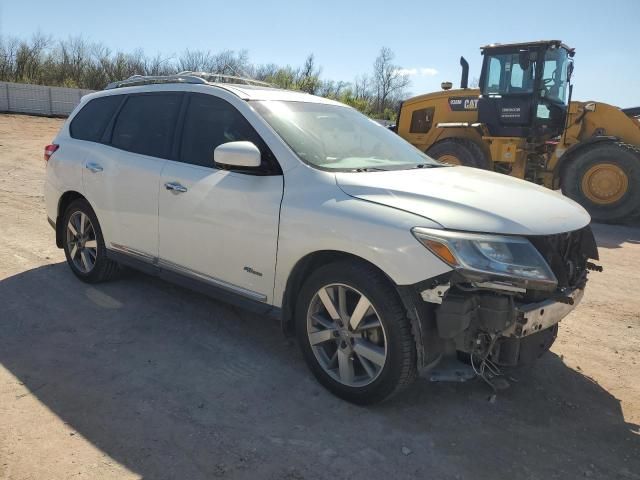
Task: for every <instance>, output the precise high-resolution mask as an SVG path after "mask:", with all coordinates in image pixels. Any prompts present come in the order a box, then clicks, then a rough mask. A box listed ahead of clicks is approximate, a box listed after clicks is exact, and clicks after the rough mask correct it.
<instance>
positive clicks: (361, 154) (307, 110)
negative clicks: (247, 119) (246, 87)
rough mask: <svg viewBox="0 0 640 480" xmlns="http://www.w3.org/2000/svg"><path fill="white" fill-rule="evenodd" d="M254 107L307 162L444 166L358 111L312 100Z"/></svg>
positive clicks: (348, 167) (363, 167)
mask: <svg viewBox="0 0 640 480" xmlns="http://www.w3.org/2000/svg"><path fill="white" fill-rule="evenodd" d="M251 104H252V106H253V107H254V108H255V109H256V110H257V111H258V113H259V114H260V115H262V117H263V118H264V119H265V120H266V121H267V123H269V125H271V127H273V129H274V130H275V131H276V132H277V133H278V135H280V137H281V138H282V139H283V140H284V141H285V143H287V145H289V147H291V149H292V150H293V151H294V152H295V153H296V154H297V155H298V157H300V159H301V160H302V161H304V162H305V163H308V164H310V165H312V166H315V167H318V168H321V169H325V170H340V171H367V170H403V169H409V168H422V167H431V166H441V165H440V164H439V163H437V162H436V161H435V160H433V159H431V158H430V157H428V156H427V155H425V154H424V153H422V152H421V151H420V150H418V149H417V148H415V147H414V146H412V145H411V144H409V143H407V142H406V141H404V140H403V139H402V138H401V137H400V136H398V135H396V134H395V133H393V132H391V131H390V130H388V129H386V128H385V127H383V126H382V125H380V124H379V123H377V122H375V121H373V120H371V119H369V118H368V117H365V116H364V115H362V114H361V113H359V112H357V111H356V110H354V109H352V108H349V107H343V106H339V105H327V104H321V103H307V102H284V101H260V102H251Z"/></svg>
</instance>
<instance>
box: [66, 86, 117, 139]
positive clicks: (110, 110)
mask: <svg viewBox="0 0 640 480" xmlns="http://www.w3.org/2000/svg"><path fill="white" fill-rule="evenodd" d="M120 102H122V95H109V96H106V97H99V98H94V99H93V100H89V102H88V103H87V104H86V105H85V106H84V107H82V110H80V111H79V112H78V114H77V115H76V116H75V117H73V120H72V121H71V125H69V132H70V133H71V137H72V138H77V139H78V140H87V141H89V142H99V141H100V139H101V138H102V133H103V132H104V129H105V128H106V127H107V124H108V123H109V121H110V120H111V117H113V114H114V113H115V112H116V110H117V108H118V106H119V105H120Z"/></svg>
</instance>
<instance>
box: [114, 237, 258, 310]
mask: <svg viewBox="0 0 640 480" xmlns="http://www.w3.org/2000/svg"><path fill="white" fill-rule="evenodd" d="M111 248H112V249H113V250H115V251H116V252H120V253H123V254H125V255H129V256H131V257H134V258H137V259H138V260H142V261H143V262H146V263H149V264H151V265H154V266H156V267H158V268H164V269H166V270H171V271H172V272H175V273H179V274H181V275H184V276H187V277H190V278H193V279H195V280H200V281H201V282H205V283H208V284H209V285H213V286H214V287H218V288H221V289H223V290H226V291H228V292H231V293H235V294H237V295H241V296H243V297H246V298H250V299H251V300H256V301H258V302H266V301H267V296H266V295H263V294H262V293H258V292H254V291H253V290H248V289H246V288H243V287H239V286H237V285H234V284H232V283H229V282H225V281H224V280H220V279H218V278H214V277H211V276H209V275H206V274H204V273H201V272H198V271H196V270H191V269H190V268H187V267H183V266H182V265H178V264H176V263H173V262H170V261H168V260H163V259H161V258H158V257H156V256H154V255H151V254H149V253H146V252H142V251H140V250H136V249H134V248H130V247H126V246H124V245H120V244H118V243H113V242H112V243H111Z"/></svg>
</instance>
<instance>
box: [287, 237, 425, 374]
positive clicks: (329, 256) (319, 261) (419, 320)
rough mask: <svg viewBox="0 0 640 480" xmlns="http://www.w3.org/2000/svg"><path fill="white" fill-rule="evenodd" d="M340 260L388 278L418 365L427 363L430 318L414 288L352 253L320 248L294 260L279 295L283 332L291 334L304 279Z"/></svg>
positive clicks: (293, 329) (293, 331)
mask: <svg viewBox="0 0 640 480" xmlns="http://www.w3.org/2000/svg"><path fill="white" fill-rule="evenodd" d="M344 260H351V261H354V262H358V263H361V264H364V265H367V266H369V267H371V268H373V269H375V270H376V271H378V272H380V273H381V274H382V275H383V276H384V277H385V278H386V279H387V280H388V282H389V284H390V285H391V286H393V289H394V291H395V294H396V295H397V296H398V298H399V299H400V301H401V303H402V305H403V306H404V308H405V311H406V314H407V316H408V318H409V320H410V322H411V331H412V334H413V340H414V344H415V348H416V353H417V364H418V367H421V366H424V365H425V364H426V363H427V359H426V355H425V332H427V331H430V330H431V328H430V326H429V325H428V324H425V323H426V322H428V321H429V320H430V318H429V317H427V316H426V315H424V312H423V309H422V308H420V305H419V304H418V299H417V295H416V294H415V289H414V288H413V287H412V286H399V285H397V284H396V283H395V282H394V281H393V279H392V278H391V277H389V275H387V274H386V273H385V272H384V271H383V270H382V269H381V268H380V267H379V266H377V265H375V264H374V263H372V262H370V261H368V260H366V259H364V258H362V257H360V256H358V255H355V254H353V253H348V252H344V251H338V250H320V251H316V252H312V253H309V254H307V255H305V256H304V257H302V258H301V259H300V260H298V262H297V263H296V264H295V265H294V267H293V269H292V270H291V273H290V275H289V277H288V279H287V283H286V287H285V291H284V294H283V298H282V309H281V316H280V321H281V326H282V330H283V332H284V333H285V335H287V336H291V335H294V334H295V327H294V325H295V322H294V315H295V307H296V299H297V298H298V294H299V292H300V290H301V288H302V285H303V283H304V280H305V279H306V278H308V276H309V275H311V274H312V273H313V272H314V271H315V270H316V269H317V268H319V267H320V266H323V265H327V264H329V263H333V262H338V261H344ZM431 320H433V319H431ZM434 325H435V323H434ZM429 347H430V346H429ZM431 360H432V359H429V361H431Z"/></svg>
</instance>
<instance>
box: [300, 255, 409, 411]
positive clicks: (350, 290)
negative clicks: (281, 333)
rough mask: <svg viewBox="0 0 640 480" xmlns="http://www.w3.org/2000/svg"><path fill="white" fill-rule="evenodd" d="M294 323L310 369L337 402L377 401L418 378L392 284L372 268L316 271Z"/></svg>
mask: <svg viewBox="0 0 640 480" xmlns="http://www.w3.org/2000/svg"><path fill="white" fill-rule="evenodd" d="M295 320H296V334H297V337H298V342H299V344H300V347H301V349H302V352H303V355H304V358H305V360H306V362H307V364H308V366H309V368H310V369H311V371H312V372H313V374H314V375H315V377H316V378H317V380H318V381H319V382H320V383H321V384H322V385H323V386H325V387H326V388H327V389H328V390H330V391H331V392H332V393H334V394H335V395H337V396H338V397H340V398H343V399H345V400H347V401H350V402H353V403H357V404H371V403H376V402H379V401H382V400H385V399H386V398H388V397H390V396H392V395H393V394H395V393H396V392H398V391H399V390H401V389H402V388H403V387H405V386H406V385H409V384H410V383H411V382H412V381H413V380H414V379H415V377H416V350H415V343H414V340H413V336H412V334H411V324H410V321H409V319H408V318H407V316H406V313H405V311H404V308H403V306H402V303H401V302H400V299H399V298H398V295H397V293H396V291H395V288H394V286H393V285H392V284H390V282H389V281H388V280H387V279H386V278H385V277H384V276H383V275H382V274H381V273H380V272H379V271H377V270H376V269H375V268H373V267H370V266H368V265H364V264H358V263H354V262H338V263H333V264H329V265H326V266H324V267H321V268H319V269H318V270H316V271H315V272H314V273H313V274H312V275H311V276H310V277H309V278H308V279H307V280H306V282H305V284H304V286H303V287H302V291H301V294H300V296H299V299H298V303H297V306H296V319H295Z"/></svg>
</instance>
